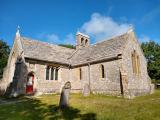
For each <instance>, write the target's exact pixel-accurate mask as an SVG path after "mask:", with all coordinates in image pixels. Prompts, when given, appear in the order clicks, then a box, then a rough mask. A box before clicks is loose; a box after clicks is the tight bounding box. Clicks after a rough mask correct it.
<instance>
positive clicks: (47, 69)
mask: <svg viewBox="0 0 160 120" xmlns="http://www.w3.org/2000/svg"><path fill="white" fill-rule="evenodd" d="M49 69H50V68H49V66H47V68H46V80H49Z"/></svg>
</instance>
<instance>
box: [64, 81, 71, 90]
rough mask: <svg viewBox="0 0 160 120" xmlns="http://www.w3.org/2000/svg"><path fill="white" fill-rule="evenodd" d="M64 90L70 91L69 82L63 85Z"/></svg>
mask: <svg viewBox="0 0 160 120" xmlns="http://www.w3.org/2000/svg"><path fill="white" fill-rule="evenodd" d="M64 89H71V83H70V82H69V81H68V82H66V83H65V84H64Z"/></svg>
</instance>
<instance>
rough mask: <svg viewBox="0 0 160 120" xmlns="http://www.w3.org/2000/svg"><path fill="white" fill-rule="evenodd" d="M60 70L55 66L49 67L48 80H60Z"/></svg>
mask: <svg viewBox="0 0 160 120" xmlns="http://www.w3.org/2000/svg"><path fill="white" fill-rule="evenodd" d="M58 71H59V68H58V67H57V68H55V67H54V66H53V67H52V66H47V68H46V80H58Z"/></svg>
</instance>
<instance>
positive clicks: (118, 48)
mask: <svg viewBox="0 0 160 120" xmlns="http://www.w3.org/2000/svg"><path fill="white" fill-rule="evenodd" d="M127 40H128V33H125V34H123V35H120V36H116V37H114V38H111V39H109V40H105V41H102V42H99V43H96V44H94V45H92V46H89V47H83V48H80V49H79V50H77V52H76V53H75V54H74V55H73V56H72V57H71V61H72V65H73V66H75V65H80V64H85V63H88V62H96V61H101V60H104V59H109V58H114V57H117V56H118V55H119V54H122V51H123V49H124V47H125V45H126V43H127Z"/></svg>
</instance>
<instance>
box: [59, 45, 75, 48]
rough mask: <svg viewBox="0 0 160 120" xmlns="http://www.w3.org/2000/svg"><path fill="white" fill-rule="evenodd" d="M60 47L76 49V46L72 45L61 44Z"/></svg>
mask: <svg viewBox="0 0 160 120" xmlns="http://www.w3.org/2000/svg"><path fill="white" fill-rule="evenodd" d="M59 46H62V47H66V48H71V49H75V48H76V47H75V46H74V45H70V44H59Z"/></svg>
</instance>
